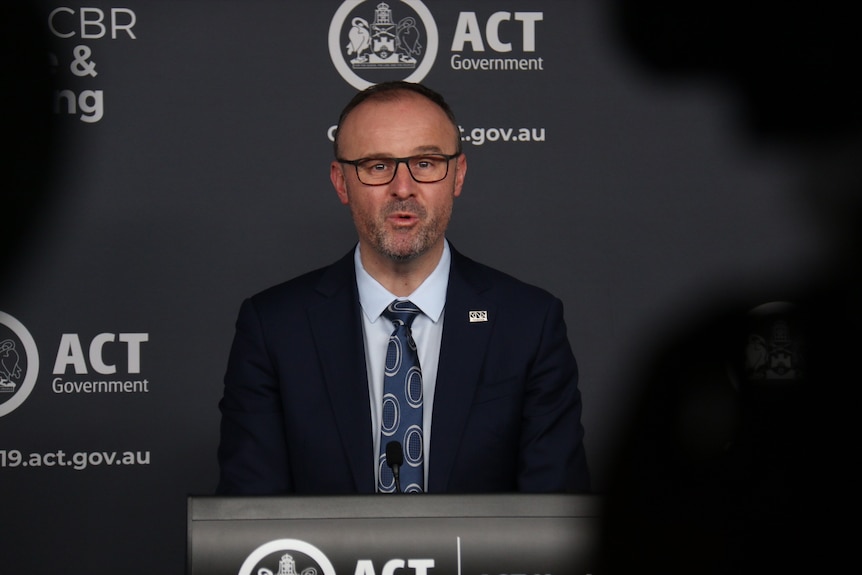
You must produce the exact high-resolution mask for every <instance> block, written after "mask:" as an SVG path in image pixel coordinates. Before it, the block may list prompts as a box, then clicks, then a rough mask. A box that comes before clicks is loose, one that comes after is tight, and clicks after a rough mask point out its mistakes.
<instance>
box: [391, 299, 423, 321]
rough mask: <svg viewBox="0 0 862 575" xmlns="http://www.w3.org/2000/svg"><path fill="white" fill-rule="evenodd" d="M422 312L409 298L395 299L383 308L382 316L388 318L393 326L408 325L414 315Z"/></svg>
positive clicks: (414, 317)
mask: <svg viewBox="0 0 862 575" xmlns="http://www.w3.org/2000/svg"><path fill="white" fill-rule="evenodd" d="M420 313H422V310H420V309H419V308H418V307H416V306H415V305H413V302H411V301H409V300H398V299H397V300H395V301H393V302H392V303H391V304H389V305H388V306H386V309H385V310H383V317H385V318H386V319H388V320H390V321H391V322H392V323H394V324H395V326H396V327H397V326H399V325H406V326H407V327H410V325H411V324H412V323H413V320H414V319H416V316H417V315H419V314H420Z"/></svg>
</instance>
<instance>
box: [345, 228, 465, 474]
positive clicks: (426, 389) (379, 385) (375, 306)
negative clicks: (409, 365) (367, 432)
mask: <svg viewBox="0 0 862 575" xmlns="http://www.w3.org/2000/svg"><path fill="white" fill-rule="evenodd" d="M353 260H354V263H355V268H356V284H357V287H358V288H359V304H360V305H361V306H362V328H363V331H364V334H365V365H366V366H367V369H368V395H369V398H370V400H371V429H372V432H373V434H374V438H373V441H374V453H372V454H370V455H371V457H373V458H374V470H375V471H374V473H375V485H376V483H377V477H376V475H377V458H378V454H379V453H380V410H381V407H382V405H383V364H384V362H385V361H386V347H387V346H388V344H389V336H390V335H391V334H392V331H393V329H394V326H393V325H392V322H391V321H389V320H388V319H386V318H384V317H382V316H381V314H382V313H383V310H384V309H386V306H388V305H389V304H390V303H392V300H394V299H409V300H410V301H411V302H413V304H414V305H416V306H417V307H418V308H419V309H421V310H422V314H421V315H419V316H418V317H417V318H416V319H415V320H413V326H412V331H413V339H414V340H415V341H416V347H417V351H418V353H419V365H420V367H421V368H422V394H423V398H424V402H423V413H422V415H423V417H422V419H423V421H422V431H423V439H422V440H423V444H424V447H425V485H426V486H427V485H428V467H429V463H430V461H431V450H430V447H431V414H432V410H433V405H434V388H435V385H436V383H437V365H438V361H439V359H440V342H441V341H442V339H443V309H444V307H445V305H446V289H447V287H448V286H449V267H450V264H451V262H452V255H451V253H450V251H449V243H448V242H444V243H443V255H442V256H441V257H440V262H439V263H438V264H437V267H436V268H435V269H434V271H433V272H431V275H429V276H428V277H427V278H426V279H425V281H424V282H422V285H420V286H419V287H418V288H416V291H414V292H413V293H412V294H410V295H409V296H408V297H402V298H398V297H397V296H395V295H393V294H392V293H391V292H389V290H387V289H386V288H384V287H383V286H382V285H380V283H379V282H378V281H377V280H375V279H374V278H373V277H371V275H370V274H369V273H368V272H367V271H365V268H364V267H362V260H361V258H360V254H359V245H358V244H357V246H356V251H355V252H354V256H353Z"/></svg>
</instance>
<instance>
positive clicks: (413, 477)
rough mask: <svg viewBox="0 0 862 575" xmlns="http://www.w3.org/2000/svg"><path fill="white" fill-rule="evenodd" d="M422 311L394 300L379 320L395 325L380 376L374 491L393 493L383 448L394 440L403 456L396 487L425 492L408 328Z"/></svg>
mask: <svg viewBox="0 0 862 575" xmlns="http://www.w3.org/2000/svg"><path fill="white" fill-rule="evenodd" d="M420 313H422V311H421V310H420V309H419V308H418V307H416V306H415V305H413V304H412V303H411V302H409V301H402V300H395V301H393V302H392V303H391V304H389V306H388V307H387V308H386V310H384V312H383V317H385V318H387V319H389V320H390V321H392V323H393V324H395V331H393V332H392V335H391V336H389V345H388V347H387V349H386V365H385V369H384V375H383V411H382V414H381V426H380V455H379V459H378V467H379V474H378V477H379V479H378V483H377V489H378V491H380V492H383V493H393V492H395V491H396V482H395V477H394V476H393V473H392V469H391V468H390V465H389V464H388V463H387V461H386V446H387V445H388V444H389V443H391V442H393V441H397V442H399V443H400V444H401V446H402V448H403V453H404V464H403V465H402V466H400V477H401V480H400V482H399V483H400V485H401V486H402V488H401V491H402V492H404V493H421V492H423V491H424V490H425V487H424V486H425V472H424V460H425V455H424V454H425V450H424V448H423V436H422V370H421V368H420V367H419V355H418V354H417V353H416V342H415V341H413V334H412V333H411V331H410V325H411V324H412V323H413V320H414V319H416V316H418V315H419V314H420Z"/></svg>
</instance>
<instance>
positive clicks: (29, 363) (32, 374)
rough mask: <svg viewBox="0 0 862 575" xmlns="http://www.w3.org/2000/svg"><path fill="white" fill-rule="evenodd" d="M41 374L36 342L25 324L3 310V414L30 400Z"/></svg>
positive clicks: (0, 316)
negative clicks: (28, 398)
mask: <svg viewBox="0 0 862 575" xmlns="http://www.w3.org/2000/svg"><path fill="white" fill-rule="evenodd" d="M38 375H39V351H38V350H37V348H36V342H35V341H34V340H33V337H32V336H31V335H30V332H29V331H27V328H26V327H24V324H22V323H21V322H20V321H18V320H17V319H15V318H14V317H12V316H11V315H9V314H8V313H5V312H3V311H0V417H3V416H4V415H7V414H9V413H12V412H13V411H15V410H16V409H18V407H20V406H21V404H22V403H24V402H25V401H26V400H27V397H29V395H30V392H31V391H33V387H34V386H35V385H36V378H37V376H38Z"/></svg>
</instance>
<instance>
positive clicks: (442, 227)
mask: <svg viewBox="0 0 862 575" xmlns="http://www.w3.org/2000/svg"><path fill="white" fill-rule="evenodd" d="M396 212H410V213H412V214H414V215H415V216H416V217H417V218H418V220H419V223H418V224H417V229H415V230H413V231H412V233H411V234H410V235H409V236H408V237H402V235H401V234H399V232H397V231H393V230H392V229H391V228H390V227H389V225H388V224H387V222H386V218H388V217H389V215H390V214H393V213H396ZM451 213H452V212H451V207H450V209H449V210H448V211H446V212H445V213H438V214H435V215H432V216H430V217H429V215H428V210H426V209H425V208H424V207H423V206H421V205H419V204H418V203H417V202H416V201H415V200H412V199H407V200H398V201H395V202H392V203H391V204H389V205H388V206H386V209H385V210H383V212H382V213H380V214H377V215H376V216H375V217H364V218H363V220H364V226H365V229H366V230H368V232H369V234H368V236H369V237H368V239H369V242H370V243H371V245H372V247H373V248H374V250H375V251H377V252H378V253H379V254H381V255H383V256H384V257H386V258H388V259H390V260H392V261H394V262H408V261H410V260H413V259H415V258H417V257H419V256H421V255H423V254H425V253H426V252H427V251H428V250H429V249H431V247H432V246H434V244H436V243H437V241H438V240H439V239H440V237H441V236H442V235H443V234H444V233H445V231H446V226H447V224H448V223H449V217H450V216H451Z"/></svg>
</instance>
